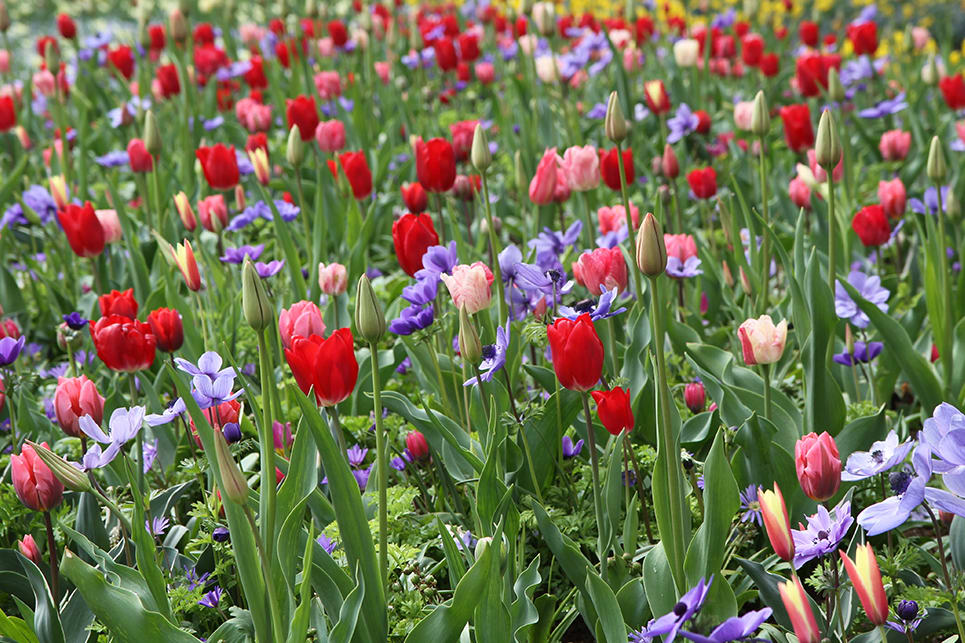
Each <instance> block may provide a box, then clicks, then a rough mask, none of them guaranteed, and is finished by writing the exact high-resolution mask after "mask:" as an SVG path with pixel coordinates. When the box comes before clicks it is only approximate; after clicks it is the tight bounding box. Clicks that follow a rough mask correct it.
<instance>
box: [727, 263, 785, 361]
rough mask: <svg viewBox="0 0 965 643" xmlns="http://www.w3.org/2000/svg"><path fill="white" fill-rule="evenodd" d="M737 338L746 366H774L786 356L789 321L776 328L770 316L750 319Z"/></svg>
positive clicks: (782, 321)
mask: <svg viewBox="0 0 965 643" xmlns="http://www.w3.org/2000/svg"><path fill="white" fill-rule="evenodd" d="M741 271H743V268H741ZM737 336H738V338H740V342H741V350H742V351H743V353H744V363H745V364H747V365H748V366H753V365H754V364H773V363H774V362H776V361H777V360H779V359H781V355H783V354H784V344H785V343H786V342H787V320H786V319H782V320H781V323H780V324H778V325H777V326H775V325H774V322H773V321H772V320H771V316H770V315H761V316H760V317H759V318H758V319H748V320H747V321H745V322H744V323H743V324H741V325H740V328H738V329H737Z"/></svg>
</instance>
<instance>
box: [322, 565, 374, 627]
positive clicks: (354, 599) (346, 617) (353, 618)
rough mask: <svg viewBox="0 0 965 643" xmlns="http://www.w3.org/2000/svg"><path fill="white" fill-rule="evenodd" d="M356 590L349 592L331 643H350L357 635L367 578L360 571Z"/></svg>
mask: <svg viewBox="0 0 965 643" xmlns="http://www.w3.org/2000/svg"><path fill="white" fill-rule="evenodd" d="M355 583H356V585H355V589H353V590H352V591H351V592H349V595H348V596H346V597H345V602H343V603H342V609H341V610H340V611H339V614H338V623H336V624H335V627H333V628H332V632H331V634H330V635H329V639H328V640H329V641H331V642H332V643H349V641H351V640H352V637H353V636H354V635H355V626H356V624H357V623H358V620H359V610H360V609H361V608H362V600H363V598H364V597H365V576H363V575H362V573H361V571H360V569H358V568H356V570H355Z"/></svg>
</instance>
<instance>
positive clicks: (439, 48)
mask: <svg viewBox="0 0 965 643" xmlns="http://www.w3.org/2000/svg"><path fill="white" fill-rule="evenodd" d="M432 49H433V50H434V51H435V52H436V64H437V65H439V69H441V70H442V71H452V70H453V69H455V68H456V65H457V64H458V62H459V59H458V58H457V57H456V47H455V45H453V44H452V39H450V38H439V39H438V40H436V41H435V42H434V43H432Z"/></svg>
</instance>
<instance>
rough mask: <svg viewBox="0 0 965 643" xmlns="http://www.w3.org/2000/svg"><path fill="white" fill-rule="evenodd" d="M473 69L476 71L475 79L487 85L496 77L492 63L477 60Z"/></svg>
mask: <svg viewBox="0 0 965 643" xmlns="http://www.w3.org/2000/svg"><path fill="white" fill-rule="evenodd" d="M473 69H474V70H475V72H476V79H477V80H479V82H481V83H482V84H483V85H488V84H489V83H491V82H493V81H494V80H495V79H496V68H495V67H493V64H492V63H488V62H478V63H476V66H475V67H474V68H473Z"/></svg>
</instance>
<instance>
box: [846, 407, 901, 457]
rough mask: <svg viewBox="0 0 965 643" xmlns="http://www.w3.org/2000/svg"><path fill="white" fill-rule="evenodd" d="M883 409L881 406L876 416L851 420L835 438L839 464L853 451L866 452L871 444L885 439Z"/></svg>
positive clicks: (886, 421)
mask: <svg viewBox="0 0 965 643" xmlns="http://www.w3.org/2000/svg"><path fill="white" fill-rule="evenodd" d="M885 408H886V407H885V405H882V406H881V408H880V409H879V410H878V412H877V413H876V414H874V415H867V416H865V417H860V418H857V419H856V420H852V421H851V422H849V423H848V425H847V426H845V427H844V429H842V430H841V433H839V434H838V435H836V436H835V438H834V442H835V444H837V445H838V454H839V455H840V456H841V462H847V461H848V456H849V455H851V454H852V453H854V452H855V451H867V450H868V447H870V446H871V444H872V443H873V442H877V441H878V440H884V439H885V436H886V435H887V433H888V418H887V416H886V415H885Z"/></svg>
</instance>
